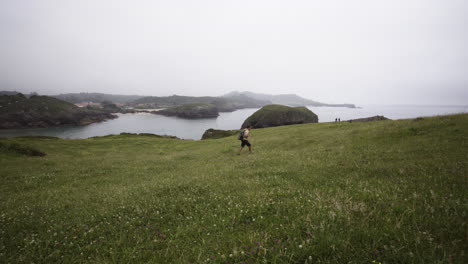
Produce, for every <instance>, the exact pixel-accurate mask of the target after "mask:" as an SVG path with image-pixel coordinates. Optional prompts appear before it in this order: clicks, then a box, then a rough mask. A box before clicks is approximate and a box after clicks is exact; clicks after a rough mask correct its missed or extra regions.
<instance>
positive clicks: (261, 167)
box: [0, 114, 468, 263]
mask: <svg viewBox="0 0 468 264" xmlns="http://www.w3.org/2000/svg"><path fill="white" fill-rule="evenodd" d="M467 131H468V114H461V115H452V116H441V117H431V118H422V119H412V120H397V121H391V120H387V121H379V122H368V123H347V122H346V123H344V122H342V123H319V124H317V123H315V124H302V125H291V126H283V127H274V128H266V129H254V130H252V134H253V137H252V143H253V154H250V155H249V154H247V152H244V153H242V154H241V155H236V152H237V151H238V148H239V141H238V140H236V136H235V135H233V136H231V137H226V138H221V139H209V140H203V141H188V140H179V139H171V138H165V137H157V136H151V135H130V134H124V135H116V136H106V137H96V138H89V139H80V140H64V139H56V138H40V137H36V138H33V137H31V138H14V139H1V140H0V143H1V144H0V179H1V183H2V184H1V185H0V260H1V261H0V262H4V263H32V262H34V263H242V262H244V263H467V262H468V261H467V260H468V257H467V254H468V252H467V245H468V241H467V214H468V200H467V197H468V196H467V189H468V188H467V187H468V186H467V179H468V178H467V172H468V170H467V168H468V158H467V157H468V137H467V135H468V134H467ZM34 153H42V154H45V156H44V155H34Z"/></svg>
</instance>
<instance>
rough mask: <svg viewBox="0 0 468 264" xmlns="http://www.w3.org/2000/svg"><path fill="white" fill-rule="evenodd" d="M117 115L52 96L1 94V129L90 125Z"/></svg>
mask: <svg viewBox="0 0 468 264" xmlns="http://www.w3.org/2000/svg"><path fill="white" fill-rule="evenodd" d="M116 117H117V116H115V115H112V114H110V113H102V112H96V111H90V110H86V109H81V108H78V107H76V106H75V105H73V104H70V103H67V102H64V101H61V100H58V99H56V98H52V97H48V96H32V97H30V98H26V97H25V96H23V95H21V94H18V95H13V96H8V95H5V96H0V129H15V128H41V127H53V126H63V125H88V124H91V123H95V122H100V121H104V120H107V119H112V118H116Z"/></svg>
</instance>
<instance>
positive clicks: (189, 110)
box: [153, 104, 219, 119]
mask: <svg viewBox="0 0 468 264" xmlns="http://www.w3.org/2000/svg"><path fill="white" fill-rule="evenodd" d="M153 113H155V114H160V115H165V116H177V117H182V118H187V119H198V118H214V117H218V116H219V112H218V108H216V106H215V105H212V104H187V105H181V106H176V107H171V108H167V109H164V110H160V111H157V112H153Z"/></svg>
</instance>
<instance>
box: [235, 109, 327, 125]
mask: <svg viewBox="0 0 468 264" xmlns="http://www.w3.org/2000/svg"><path fill="white" fill-rule="evenodd" d="M317 122H318V116H317V115H316V114H314V113H313V112H312V111H310V110H309V109H307V108H306V107H303V106H302V107H289V106H284V105H267V106H264V107H262V108H261V109H260V110H258V111H257V112H255V113H253V114H252V115H251V116H250V117H249V118H247V119H246V120H245V121H244V123H243V124H242V127H241V128H245V127H248V126H252V127H253V128H264V127H275V126H286V125H294V124H305V123H317Z"/></svg>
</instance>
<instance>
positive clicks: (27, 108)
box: [0, 95, 78, 114]
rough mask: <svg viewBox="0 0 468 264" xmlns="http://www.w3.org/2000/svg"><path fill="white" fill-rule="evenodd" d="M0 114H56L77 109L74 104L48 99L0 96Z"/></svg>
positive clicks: (43, 97) (45, 97)
mask: <svg viewBox="0 0 468 264" xmlns="http://www.w3.org/2000/svg"><path fill="white" fill-rule="evenodd" d="M0 106H1V107H0V114H8V113H16V112H36V113H45V112H47V113H52V114H58V113H61V112H65V111H70V110H75V109H78V107H77V106H75V105H74V104H71V103H68V102H65V101H62V100H59V99H56V98H53V97H49V96H31V97H30V98H27V97H26V96H24V95H4V96H0Z"/></svg>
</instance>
